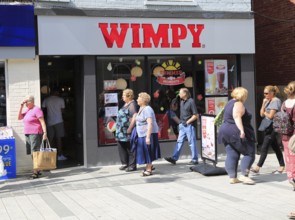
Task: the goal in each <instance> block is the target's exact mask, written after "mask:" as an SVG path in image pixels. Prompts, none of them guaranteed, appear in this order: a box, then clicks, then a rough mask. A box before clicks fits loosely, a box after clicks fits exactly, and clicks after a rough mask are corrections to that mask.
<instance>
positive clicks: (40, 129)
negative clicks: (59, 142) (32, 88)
mask: <svg viewBox="0 0 295 220" xmlns="http://www.w3.org/2000/svg"><path fill="white" fill-rule="evenodd" d="M24 105H26V107H27V109H26V110H25V111H23V107H24ZM18 120H23V122H24V134H25V136H26V148H27V154H32V151H33V152H34V151H39V150H40V145H41V142H42V140H45V139H47V132H46V124H45V120H44V116H43V112H42V110H41V109H40V108H39V107H37V106H35V104H34V96H27V97H26V98H25V100H24V101H23V102H22V103H21V105H20V109H19V113H18ZM39 175H41V173H40V171H39V170H33V174H32V176H31V177H32V178H33V179H35V178H38V177H39Z"/></svg>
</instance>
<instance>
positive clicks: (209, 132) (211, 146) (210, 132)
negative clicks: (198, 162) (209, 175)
mask: <svg viewBox="0 0 295 220" xmlns="http://www.w3.org/2000/svg"><path fill="white" fill-rule="evenodd" d="M214 118H215V117H214V115H206V114H205V115H201V134H202V136H201V143H202V148H201V155H202V159H208V160H211V161H213V162H215V163H217V153H216V151H217V145H216V128H215V126H214Z"/></svg>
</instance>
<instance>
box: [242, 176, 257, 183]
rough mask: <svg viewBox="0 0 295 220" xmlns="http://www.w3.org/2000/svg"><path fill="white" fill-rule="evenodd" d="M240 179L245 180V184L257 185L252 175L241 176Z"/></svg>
mask: <svg viewBox="0 0 295 220" xmlns="http://www.w3.org/2000/svg"><path fill="white" fill-rule="evenodd" d="M239 180H240V181H242V182H243V184H247V185H255V181H254V180H252V179H251V178H250V177H248V176H243V175H241V176H239Z"/></svg>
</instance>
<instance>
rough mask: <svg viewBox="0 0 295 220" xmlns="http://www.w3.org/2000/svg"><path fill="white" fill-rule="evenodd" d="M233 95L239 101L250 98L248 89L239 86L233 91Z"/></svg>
mask: <svg viewBox="0 0 295 220" xmlns="http://www.w3.org/2000/svg"><path fill="white" fill-rule="evenodd" d="M231 97H233V98H234V99H236V100H238V101H241V102H245V101H246V99H247V98H248V90H247V89H245V88H243V87H237V88H235V89H234V90H233V91H232V93H231Z"/></svg>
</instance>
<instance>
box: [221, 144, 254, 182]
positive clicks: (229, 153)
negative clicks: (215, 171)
mask: <svg viewBox="0 0 295 220" xmlns="http://www.w3.org/2000/svg"><path fill="white" fill-rule="evenodd" d="M247 149H248V154H247V155H244V156H243V158H242V160H241V174H242V175H244V176H248V174H249V170H250V168H251V166H252V164H253V162H254V160H255V145H254V143H252V142H247ZM225 150H226V159H225V170H226V172H227V173H228V175H229V177H230V178H236V177H237V172H238V164H239V159H240V156H241V153H240V152H239V151H237V150H236V149H234V148H233V147H232V146H231V145H229V144H228V145H226V146H225Z"/></svg>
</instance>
